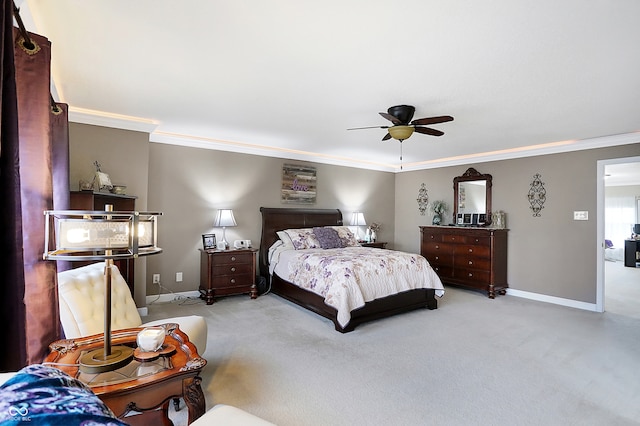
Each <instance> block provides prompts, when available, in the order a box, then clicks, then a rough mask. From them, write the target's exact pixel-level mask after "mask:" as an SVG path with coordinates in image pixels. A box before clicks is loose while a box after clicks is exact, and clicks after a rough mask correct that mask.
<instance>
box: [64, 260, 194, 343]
mask: <svg viewBox="0 0 640 426" xmlns="http://www.w3.org/2000/svg"><path fill="white" fill-rule="evenodd" d="M104 267H105V263H104V262H100V263H94V264H91V265H87V266H82V267H80V268H76V269H70V270H68V271H63V272H60V273H58V295H59V301H60V322H61V323H62V328H63V330H64V334H65V336H66V337H67V338H68V339H72V338H75V337H83V336H89V335H92V334H97V333H102V332H104V289H105V285H104ZM167 322H174V323H176V324H178V326H179V327H180V330H182V331H183V332H184V333H185V334H186V335H187V336H189V340H190V341H191V343H193V344H194V345H195V347H196V348H197V349H198V354H199V355H200V356H202V354H203V353H204V351H205V350H206V349H207V323H206V322H205V320H204V318H202V317H200V316H196V315H191V316H185V317H175V318H166V319H163V320H159V321H152V322H148V323H145V324H143V323H142V319H141V318H140V314H139V313H138V309H137V307H136V305H135V302H134V301H133V298H132V297H131V292H130V290H129V286H127V283H126V281H125V280H124V278H123V277H122V275H120V271H119V270H118V268H117V267H116V266H113V267H112V270H111V329H112V330H120V329H123V328H131V327H146V326H152V325H157V324H163V323H167Z"/></svg>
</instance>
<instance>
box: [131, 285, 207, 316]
mask: <svg viewBox="0 0 640 426" xmlns="http://www.w3.org/2000/svg"><path fill="white" fill-rule="evenodd" d="M198 297H200V292H199V291H197V290H194V291H181V292H180V293H164V294H160V295H158V294H152V295H150V296H147V305H149V304H151V303H166V302H173V301H174V300H182V299H194V298H198ZM140 315H142V314H140Z"/></svg>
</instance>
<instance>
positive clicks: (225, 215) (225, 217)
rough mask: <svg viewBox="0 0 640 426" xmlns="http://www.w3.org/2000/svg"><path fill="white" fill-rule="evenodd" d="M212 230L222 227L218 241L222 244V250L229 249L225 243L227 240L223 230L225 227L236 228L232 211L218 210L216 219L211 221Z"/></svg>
mask: <svg viewBox="0 0 640 426" xmlns="http://www.w3.org/2000/svg"><path fill="white" fill-rule="evenodd" d="M213 226H214V228H220V227H222V240H221V241H220V242H221V243H222V244H224V249H225V250H227V249H228V248H229V243H228V242H227V238H226V235H225V230H226V228H227V226H238V224H237V223H236V218H235V217H233V210H231V209H220V210H218V213H217V214H216V218H215V219H214V220H213Z"/></svg>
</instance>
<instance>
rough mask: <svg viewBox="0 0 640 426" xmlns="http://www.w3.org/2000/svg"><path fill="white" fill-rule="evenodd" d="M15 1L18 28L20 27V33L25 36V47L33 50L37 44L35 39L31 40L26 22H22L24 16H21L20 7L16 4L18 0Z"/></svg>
mask: <svg viewBox="0 0 640 426" xmlns="http://www.w3.org/2000/svg"><path fill="white" fill-rule="evenodd" d="M12 3H13V17H14V18H16V22H18V28H19V29H20V33H21V34H22V37H23V38H24V47H26V48H27V49H29V50H33V49H34V48H35V47H36V45H35V43H34V42H33V41H31V37H29V33H28V32H27V29H26V28H25V27H24V23H23V22H22V18H21V17H20V9H18V6H16V2H12Z"/></svg>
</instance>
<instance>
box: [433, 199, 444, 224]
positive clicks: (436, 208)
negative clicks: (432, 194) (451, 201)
mask: <svg viewBox="0 0 640 426" xmlns="http://www.w3.org/2000/svg"><path fill="white" fill-rule="evenodd" d="M447 210H448V207H447V203H446V202H444V201H442V200H436V201H434V202H433V203H431V211H432V212H433V219H432V221H431V223H432V224H433V225H440V224H441V223H442V215H443V214H444V213H445V212H446V211H447Z"/></svg>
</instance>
